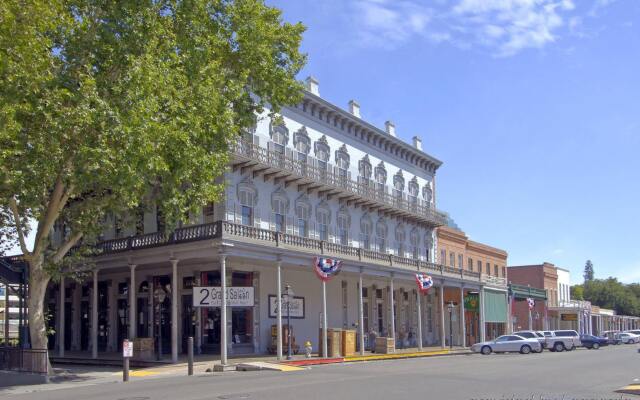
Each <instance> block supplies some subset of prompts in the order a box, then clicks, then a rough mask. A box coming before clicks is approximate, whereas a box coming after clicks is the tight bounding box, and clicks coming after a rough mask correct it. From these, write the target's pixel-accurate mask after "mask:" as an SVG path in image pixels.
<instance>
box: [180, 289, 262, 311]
mask: <svg viewBox="0 0 640 400" xmlns="http://www.w3.org/2000/svg"><path fill="white" fill-rule="evenodd" d="M226 299H227V307H252V306H253V287H245V286H231V287H227V296H226ZM193 306H194V307H221V306H222V290H220V287H219V286H218V287H215V286H208V287H207V286H196V287H194V288H193Z"/></svg>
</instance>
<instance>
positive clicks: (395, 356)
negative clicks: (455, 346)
mask: <svg viewBox="0 0 640 400" xmlns="http://www.w3.org/2000/svg"><path fill="white" fill-rule="evenodd" d="M468 354H472V353H471V351H469V350H464V351H453V352H452V351H449V350H448V349H447V350H438V351H429V352H419V353H400V354H381V355H369V356H352V357H343V358H328V359H316V360H300V361H286V362H283V363H282V364H286V365H292V366H310V365H326V364H342V363H353V362H365V361H385V360H400V359H407V358H426V357H442V356H457V355H468Z"/></svg>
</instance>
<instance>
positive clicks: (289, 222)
mask: <svg viewBox="0 0 640 400" xmlns="http://www.w3.org/2000/svg"><path fill="white" fill-rule="evenodd" d="M286 221H287V226H286V228H287V229H286V232H287V234H289V235H293V217H291V216H289V215H287V218H286Z"/></svg>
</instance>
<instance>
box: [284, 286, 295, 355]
mask: <svg viewBox="0 0 640 400" xmlns="http://www.w3.org/2000/svg"><path fill="white" fill-rule="evenodd" d="M284 295H285V296H286V299H287V360H291V299H293V290H292V289H291V285H285V287H284Z"/></svg>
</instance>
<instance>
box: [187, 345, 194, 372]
mask: <svg viewBox="0 0 640 400" xmlns="http://www.w3.org/2000/svg"><path fill="white" fill-rule="evenodd" d="M187 365H188V367H187V374H188V375H193V336H189V339H188V341H187Z"/></svg>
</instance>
